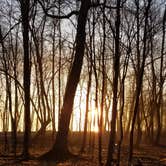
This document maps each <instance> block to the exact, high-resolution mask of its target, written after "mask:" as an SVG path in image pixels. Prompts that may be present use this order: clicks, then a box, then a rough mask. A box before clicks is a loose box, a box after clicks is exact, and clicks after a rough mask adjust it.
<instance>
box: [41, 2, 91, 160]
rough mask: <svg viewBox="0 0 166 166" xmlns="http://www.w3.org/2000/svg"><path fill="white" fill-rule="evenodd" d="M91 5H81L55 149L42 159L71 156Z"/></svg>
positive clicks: (57, 158)
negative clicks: (70, 136)
mask: <svg viewBox="0 0 166 166" xmlns="http://www.w3.org/2000/svg"><path fill="white" fill-rule="evenodd" d="M90 4H91V3H90V0H84V1H82V3H81V8H80V12H79V16H78V25H77V34H76V51H75V57H74V62H73V65H72V67H71V71H70V73H69V76H68V81H67V85H66V91H65V96H64V102H63V106H62V109H61V116H60V121H59V130H58V133H57V136H56V139H55V143H54V145H53V148H52V149H51V150H50V151H49V152H47V153H46V154H44V155H43V156H42V157H41V159H50V160H63V159H66V158H68V157H69V156H70V152H69V150H68V141H67V138H68V132H69V124H70V119H71V114H72V111H73V103H74V97H75V92H76V88H77V85H78V82H79V79H80V74H81V68H82V63H83V57H84V48H85V46H84V45H85V39H86V33H85V26H86V20H87V15H88V10H89V8H90Z"/></svg>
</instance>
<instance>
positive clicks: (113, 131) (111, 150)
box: [106, 0, 121, 166]
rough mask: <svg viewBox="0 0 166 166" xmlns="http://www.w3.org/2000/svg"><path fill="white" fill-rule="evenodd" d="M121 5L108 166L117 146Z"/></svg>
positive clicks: (119, 3) (118, 16)
mask: <svg viewBox="0 0 166 166" xmlns="http://www.w3.org/2000/svg"><path fill="white" fill-rule="evenodd" d="M120 5H121V0H117V5H116V21H115V28H116V30H115V31H116V34H115V56H114V63H113V106H112V119H111V132H110V139H109V145H108V155H107V163H106V166H110V165H112V161H113V153H114V146H115V135H116V119H117V103H118V96H117V93H118V77H119V63H120V39H119V36H120Z"/></svg>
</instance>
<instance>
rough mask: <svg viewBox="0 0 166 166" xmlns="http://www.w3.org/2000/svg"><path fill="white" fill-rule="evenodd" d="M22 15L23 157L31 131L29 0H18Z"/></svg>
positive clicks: (27, 150) (26, 150) (27, 153)
mask: <svg viewBox="0 0 166 166" xmlns="http://www.w3.org/2000/svg"><path fill="white" fill-rule="evenodd" d="M19 2H20V7H21V17H22V34H23V49H24V78H23V82H24V83H23V84H24V85H23V86H24V142H23V157H24V158H28V157H29V140H30V132H31V120H30V54H29V11H30V0H20V1H19Z"/></svg>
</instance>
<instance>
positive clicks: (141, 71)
mask: <svg viewBox="0 0 166 166" xmlns="http://www.w3.org/2000/svg"><path fill="white" fill-rule="evenodd" d="M151 2H152V0H148V4H147V6H146V9H145V22H144V23H145V25H144V36H143V53H142V64H141V66H140V65H139V66H138V67H139V69H138V71H137V76H136V77H137V80H136V93H135V94H136V99H135V105H134V114H133V119H132V125H131V131H130V145H129V160H128V165H131V162H132V155H133V140H134V139H133V138H134V127H135V121H136V117H137V114H138V111H139V110H138V109H139V108H138V107H139V98H140V93H141V89H142V82H143V75H144V66H145V60H146V57H147V54H148V51H149V50H147V32H148V16H149V10H150V7H151ZM138 3H139V1H138ZM138 35H139V34H138ZM138 42H139V41H138ZM137 53H138V52H137Z"/></svg>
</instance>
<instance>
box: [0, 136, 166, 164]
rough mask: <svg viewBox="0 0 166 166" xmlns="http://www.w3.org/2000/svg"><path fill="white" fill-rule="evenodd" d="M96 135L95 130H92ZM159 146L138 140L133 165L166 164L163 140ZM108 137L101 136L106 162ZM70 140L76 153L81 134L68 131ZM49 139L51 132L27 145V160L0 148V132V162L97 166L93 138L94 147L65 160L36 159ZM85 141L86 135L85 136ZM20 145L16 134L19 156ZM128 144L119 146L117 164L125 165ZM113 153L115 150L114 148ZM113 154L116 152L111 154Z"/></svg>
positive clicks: (0, 140) (49, 143)
mask: <svg viewBox="0 0 166 166" xmlns="http://www.w3.org/2000/svg"><path fill="white" fill-rule="evenodd" d="M96 138H97V134H96ZM164 140H165V139H163V145H160V146H152V145H147V144H141V145H140V147H139V148H134V153H133V166H134V165H135V166H136V165H137V166H138V165H140V164H138V161H139V162H140V163H141V164H142V165H143V166H166V142H164ZM107 141H108V138H103V150H102V156H103V163H105V162H106V156H107V143H106V142H107ZM69 142H70V147H71V148H70V150H71V151H72V152H73V153H75V154H78V152H79V149H80V145H81V138H80V135H79V136H78V134H72V135H70V137H69ZM10 143H11V140H10V135H9V134H8V144H10ZM52 143H53V139H52V138H51V136H50V135H49V136H45V138H38V139H36V140H35V141H34V142H33V144H32V145H31V148H30V154H31V156H32V157H31V158H30V159H29V160H27V161H25V160H22V159H21V158H20V157H17V158H14V156H13V154H12V153H11V150H10V149H11V148H7V150H6V152H5V151H4V147H5V144H4V138H3V135H2V134H0V166H98V165H99V164H98V147H97V146H98V145H97V139H96V141H95V146H94V149H93V150H92V149H89V148H88V145H87V149H86V153H83V154H81V155H79V157H78V158H74V159H70V160H67V161H65V162H59V163H57V162H49V161H40V160H38V157H39V156H41V155H42V154H43V153H45V152H47V151H48V150H49V149H50V148H51V146H52ZM88 143H89V138H88ZM21 149H22V134H20V136H18V148H17V150H18V152H17V156H19V154H20V152H21ZM128 151H129V150H128V145H123V146H122V151H121V163H120V166H126V165H127V157H128ZM115 153H116V150H115ZM114 157H115V158H116V156H114Z"/></svg>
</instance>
